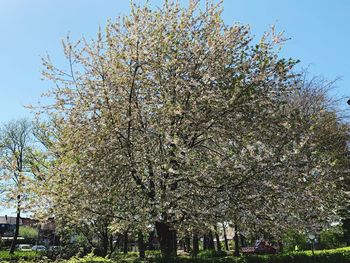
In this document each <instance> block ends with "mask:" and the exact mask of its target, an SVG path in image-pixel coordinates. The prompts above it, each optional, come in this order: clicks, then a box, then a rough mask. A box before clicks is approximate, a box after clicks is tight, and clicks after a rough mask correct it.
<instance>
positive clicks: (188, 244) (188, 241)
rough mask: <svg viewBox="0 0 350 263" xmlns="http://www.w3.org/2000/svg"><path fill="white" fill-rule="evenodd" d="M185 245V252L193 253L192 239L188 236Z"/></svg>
mask: <svg viewBox="0 0 350 263" xmlns="http://www.w3.org/2000/svg"><path fill="white" fill-rule="evenodd" d="M184 243H185V244H184V245H185V249H184V250H185V252H188V253H190V252H191V238H190V237H189V236H188V235H186V237H185V242H184Z"/></svg>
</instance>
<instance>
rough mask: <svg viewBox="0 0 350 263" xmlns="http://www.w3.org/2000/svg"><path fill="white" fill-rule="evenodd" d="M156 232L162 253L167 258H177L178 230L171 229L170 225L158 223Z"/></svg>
mask: <svg viewBox="0 0 350 263" xmlns="http://www.w3.org/2000/svg"><path fill="white" fill-rule="evenodd" d="M156 230H157V235H158V239H159V244H160V251H161V253H162V256H163V257H165V258H169V257H173V256H176V253H177V238H176V230H174V229H171V227H170V226H169V224H168V223H164V222H156Z"/></svg>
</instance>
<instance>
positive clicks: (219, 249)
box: [215, 226, 221, 251]
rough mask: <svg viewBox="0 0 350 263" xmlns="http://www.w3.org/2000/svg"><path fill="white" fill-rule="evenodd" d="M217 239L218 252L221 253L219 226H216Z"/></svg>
mask: <svg viewBox="0 0 350 263" xmlns="http://www.w3.org/2000/svg"><path fill="white" fill-rule="evenodd" d="M215 239H216V250H217V251H221V243H220V237H219V233H218V228H217V226H215Z"/></svg>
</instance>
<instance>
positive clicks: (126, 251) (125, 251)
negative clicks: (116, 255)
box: [123, 231, 128, 254]
mask: <svg viewBox="0 0 350 263" xmlns="http://www.w3.org/2000/svg"><path fill="white" fill-rule="evenodd" d="M123 253H124V254H127V253H128V231H125V232H124V242H123Z"/></svg>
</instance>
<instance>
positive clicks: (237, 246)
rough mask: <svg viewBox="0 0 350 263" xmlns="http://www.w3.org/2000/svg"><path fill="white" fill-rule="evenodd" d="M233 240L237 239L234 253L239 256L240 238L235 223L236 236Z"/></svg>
mask: <svg viewBox="0 0 350 263" xmlns="http://www.w3.org/2000/svg"><path fill="white" fill-rule="evenodd" d="M233 240H234V241H235V252H234V255H235V256H236V257H239V238H238V229H237V225H235V236H234V238H233Z"/></svg>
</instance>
